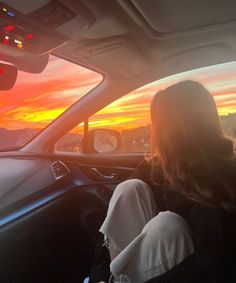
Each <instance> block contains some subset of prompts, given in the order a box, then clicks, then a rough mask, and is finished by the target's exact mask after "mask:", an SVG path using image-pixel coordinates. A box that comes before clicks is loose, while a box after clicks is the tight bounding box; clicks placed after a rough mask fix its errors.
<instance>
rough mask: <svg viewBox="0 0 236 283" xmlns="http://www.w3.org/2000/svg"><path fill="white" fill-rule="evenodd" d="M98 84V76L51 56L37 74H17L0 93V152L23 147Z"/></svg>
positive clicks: (99, 79)
mask: <svg viewBox="0 0 236 283" xmlns="http://www.w3.org/2000/svg"><path fill="white" fill-rule="evenodd" d="M101 80H102V76H101V75H100V74H98V73H96V72H94V71H91V70H88V69H86V68H83V67H81V66H78V65H76V64H73V63H70V62H68V61H65V60H63V59H60V58H57V57H55V56H50V59H49V63H48V65H47V67H46V68H45V70H44V71H43V72H42V73H41V74H29V73H25V72H21V71H19V72H18V76H17V81H16V84H15V86H14V87H13V88H12V89H11V90H10V91H0V97H1V100H0V151H2V150H8V149H12V148H17V147H20V146H22V145H24V144H25V143H27V142H28V141H29V140H30V139H32V138H33V137H34V136H35V135H36V134H38V133H39V131H41V130H42V129H43V128H45V127H46V126H47V125H48V124H49V123H50V122H52V120H54V119H55V118H57V117H58V116H59V115H60V114H61V113H62V112H64V111H65V110H66V109H67V108H68V107H69V106H71V105H72V104H73V103H74V102H76V101H77V100H78V99H79V98H81V97H82V96H83V95H85V94H86V93H88V92H89V91H90V90H91V89H93V88H94V87H95V86H96V85H98V83H99V82H101Z"/></svg>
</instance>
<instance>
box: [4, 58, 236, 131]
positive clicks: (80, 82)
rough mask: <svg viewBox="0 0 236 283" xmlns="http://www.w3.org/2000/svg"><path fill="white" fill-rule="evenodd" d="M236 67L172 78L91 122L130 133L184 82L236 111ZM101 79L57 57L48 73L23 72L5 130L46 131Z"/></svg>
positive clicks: (8, 104) (8, 99)
mask: <svg viewBox="0 0 236 283" xmlns="http://www.w3.org/2000/svg"><path fill="white" fill-rule="evenodd" d="M235 67H236V62H234V63H229V64H223V65H219V66H213V67H209V68H203V69H199V70H193V71H190V72H186V73H183V74H178V75H175V76H172V77H168V78H165V79H162V80H159V81H156V82H153V83H151V84H148V85H146V86H144V87H141V88H139V89H137V90H135V91H133V92H132V93H130V94H128V95H125V96H123V97H121V98H120V99H118V100H117V101H114V102H113V103H112V104H110V105H108V106H107V107H105V108H104V109H102V110H101V111H99V112H98V113H97V114H96V115H94V116H93V117H91V119H90V126H91V127H111V128H115V129H126V128H130V127H138V126H145V125H147V124H149V122H150V121H149V109H150V102H151V99H152V97H153V95H154V94H155V93H156V92H157V91H158V90H160V89H163V88H165V87H167V86H168V85H170V84H173V83H175V82H177V81H179V80H184V79H194V80H197V81H200V82H203V83H204V84H205V85H206V86H207V88H208V89H209V90H210V91H211V92H212V93H213V94H214V97H215V100H216V103H217V106H218V109H219V113H220V114H221V115H225V114H228V113H235V112H236V76H235V75H236V72H235ZM101 79H102V77H101V75H99V74H97V73H95V72H92V71H90V70H87V69H85V68H83V67H79V66H77V65H75V64H72V63H69V62H66V61H63V60H62V59H58V58H55V57H52V58H51V60H50V63H49V65H48V67H47V68H46V69H45V70H44V72H43V73H42V74H39V75H33V74H26V73H22V72H20V73H19V78H18V80H17V83H16V86H15V87H14V88H13V89H12V90H11V91H8V92H0V96H1V97H0V123H1V126H0V127H4V128H8V129H21V128H44V127H45V126H47V125H48V124H49V123H50V122H51V121H52V120H53V119H55V118H56V117H57V116H59V115H60V114H61V113H62V112H63V111H65V110H66V109H67V108H68V107H69V106H70V105H72V104H73V103H74V102H76V101H77V100H78V99H79V98H80V97H82V96H83V95H84V94H86V93H87V92H88V91H89V90H91V89H92V88H93V87H95V86H96V85H97V84H98V83H99V82H100V81H101Z"/></svg>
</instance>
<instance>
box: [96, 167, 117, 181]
mask: <svg viewBox="0 0 236 283" xmlns="http://www.w3.org/2000/svg"><path fill="white" fill-rule="evenodd" d="M91 170H92V171H93V173H95V174H97V175H98V177H99V178H100V179H102V180H115V179H116V177H117V174H116V173H112V174H111V175H104V174H102V173H101V172H100V171H99V170H98V169H97V168H95V167H92V168H91Z"/></svg>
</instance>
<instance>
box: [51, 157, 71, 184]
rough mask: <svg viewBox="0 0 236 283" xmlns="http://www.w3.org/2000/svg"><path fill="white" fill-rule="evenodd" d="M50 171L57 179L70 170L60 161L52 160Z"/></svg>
mask: <svg viewBox="0 0 236 283" xmlns="http://www.w3.org/2000/svg"><path fill="white" fill-rule="evenodd" d="M52 171H53V174H54V177H55V179H56V180H59V179H61V178H63V177H65V176H67V175H68V174H69V173H70V170H69V169H68V167H67V166H66V165H65V164H64V163H63V162H62V161H55V162H53V163H52Z"/></svg>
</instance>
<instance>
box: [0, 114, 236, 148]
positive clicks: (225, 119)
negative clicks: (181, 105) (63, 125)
mask: <svg viewBox="0 0 236 283" xmlns="http://www.w3.org/2000/svg"><path fill="white" fill-rule="evenodd" d="M220 120H221V122H222V126H223V128H224V131H225V132H226V133H227V134H228V135H229V136H231V137H233V138H235V139H236V113H233V114H229V115H224V116H220ZM108 128H110V127H109V125H108ZM39 132H40V129H21V130H8V129H5V128H0V150H7V149H10V148H14V147H18V146H22V145H24V144H25V143H27V142H28V141H30V140H31V139H32V138H33V137H34V136H36V135H37V134H38V133H39ZM121 137H122V149H123V151H124V152H139V151H140V152H143V151H147V150H148V149H149V147H150V126H146V127H137V128H133V129H126V130H124V131H122V133H121ZM81 138H82V136H81V135H79V134H72V133H68V134H67V135H65V136H64V137H62V138H61V139H60V140H59V141H58V143H57V144H56V150H58V151H67V152H68V151H70V152H79V151H80V150H81Z"/></svg>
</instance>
